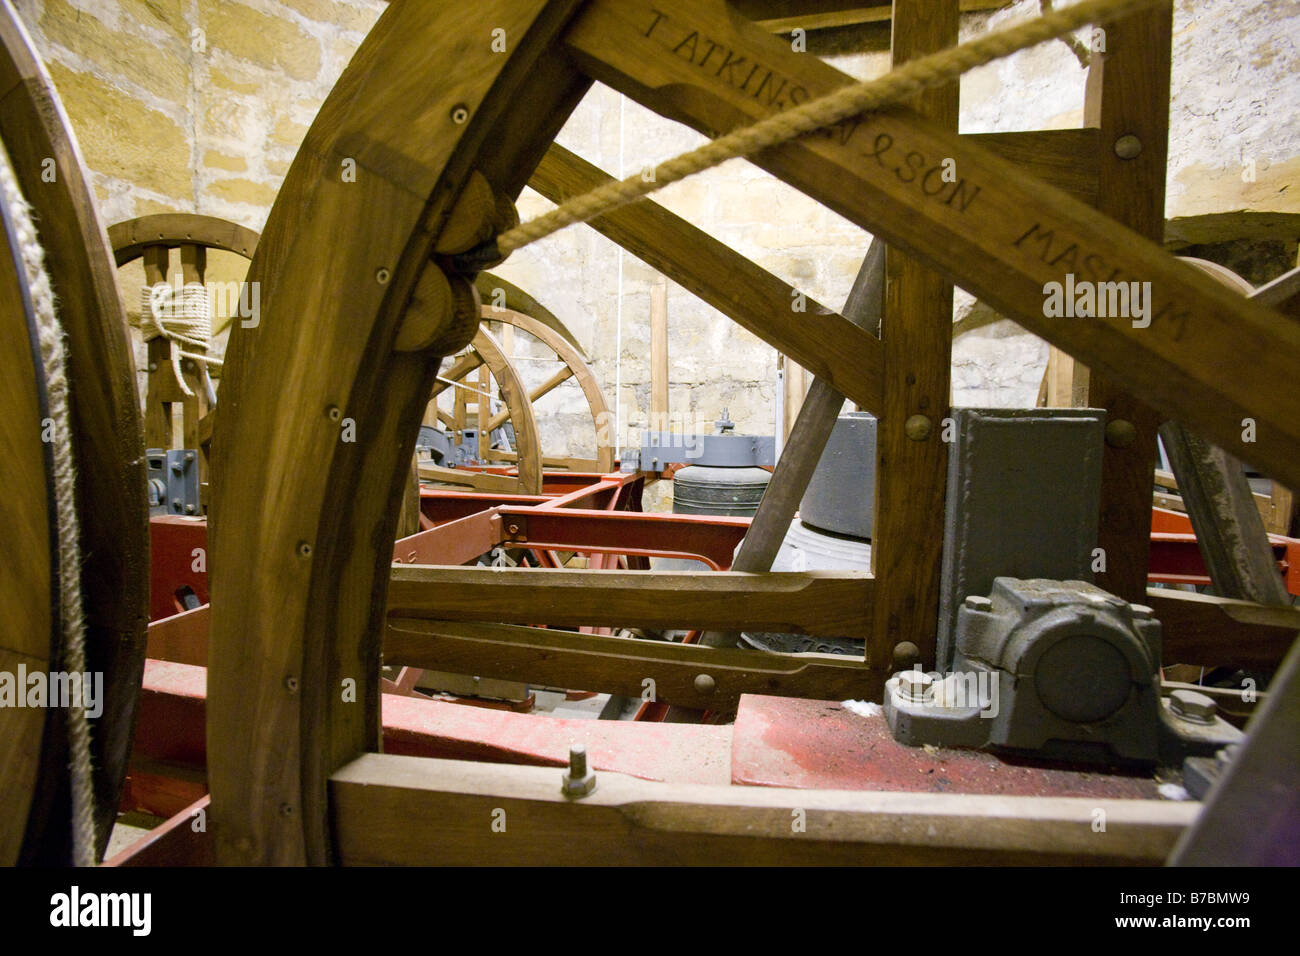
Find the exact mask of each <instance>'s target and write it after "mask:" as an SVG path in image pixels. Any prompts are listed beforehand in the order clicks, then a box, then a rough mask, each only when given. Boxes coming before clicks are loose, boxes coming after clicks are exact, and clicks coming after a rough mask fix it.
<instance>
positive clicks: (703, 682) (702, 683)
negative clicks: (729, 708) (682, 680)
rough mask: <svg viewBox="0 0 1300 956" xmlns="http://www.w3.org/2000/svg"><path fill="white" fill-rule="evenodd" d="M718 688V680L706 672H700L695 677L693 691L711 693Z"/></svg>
mask: <svg viewBox="0 0 1300 956" xmlns="http://www.w3.org/2000/svg"><path fill="white" fill-rule="evenodd" d="M717 689H718V682H717V681H715V680H714V679H713V678H712V677H710V676H709V675H708V674H700V675H699V676H698V677H696V678H695V693H697V694H712V693H713V692H714V691H715V690H717Z"/></svg>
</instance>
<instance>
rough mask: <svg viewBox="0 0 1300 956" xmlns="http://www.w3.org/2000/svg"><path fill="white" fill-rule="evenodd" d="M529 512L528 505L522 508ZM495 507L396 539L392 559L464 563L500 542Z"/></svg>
mask: <svg viewBox="0 0 1300 956" xmlns="http://www.w3.org/2000/svg"><path fill="white" fill-rule="evenodd" d="M523 510H524V511H525V512H528V513H530V514H531V513H532V509H531V508H525V509H523ZM499 511H500V509H499V508H489V509H488V510H486V511H478V512H475V513H474V514H471V515H466V516H465V517H464V518H459V519H457V520H456V521H448V522H446V523H444V524H440V525H438V526H437V527H434V528H429V529H428V530H426V531H417V532H416V533H415V534H413V535H409V536H408V537H405V538H399V539H398V540H397V542H396V543H395V544H394V545H393V560H394V561H395V562H398V563H400V564H464V563H465V562H467V561H473V560H474V559H475V558H477V557H478V556H479V555H481V554H484V553H485V552H488V551H491V550H492V549H493V548H495V547H496V546H497V545H498V544H500V543H501V541H502V536H503V532H502V530H501V520H500V518H499V517H498V512H499Z"/></svg>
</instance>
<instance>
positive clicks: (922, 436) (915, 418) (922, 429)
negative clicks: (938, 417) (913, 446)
mask: <svg viewBox="0 0 1300 956" xmlns="http://www.w3.org/2000/svg"><path fill="white" fill-rule="evenodd" d="M932 428H933V424H932V423H931V421H930V417H929V416H928V415H912V416H910V417H909V418H908V419H907V421H905V422H904V423H903V434H905V435H906V436H907V437H908V438H910V439H911V440H912V441H925V440H926V439H927V438H929V437H930V430H931V429H932Z"/></svg>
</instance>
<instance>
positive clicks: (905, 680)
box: [898, 670, 934, 704]
mask: <svg viewBox="0 0 1300 956" xmlns="http://www.w3.org/2000/svg"><path fill="white" fill-rule="evenodd" d="M898 692H899V694H901V695H902V696H903V697H905V698H906V699H907V700H909V701H911V702H912V703H914V704H919V703H922V702H923V701H925V699H926V698H928V697H931V696H933V694H934V678H933V677H932V676H931V675H929V674H927V673H926V672H925V671H918V670H910V671H903V672H902V673H901V674H899V675H898Z"/></svg>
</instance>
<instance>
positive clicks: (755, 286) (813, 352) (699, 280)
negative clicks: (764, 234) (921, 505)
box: [528, 41, 883, 412]
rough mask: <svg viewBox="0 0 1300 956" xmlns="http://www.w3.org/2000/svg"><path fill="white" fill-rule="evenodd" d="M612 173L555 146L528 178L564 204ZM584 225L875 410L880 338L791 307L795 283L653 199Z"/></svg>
mask: <svg viewBox="0 0 1300 956" xmlns="http://www.w3.org/2000/svg"><path fill="white" fill-rule="evenodd" d="M778 42H779V41H778ZM610 178H611V177H610V176H608V175H606V174H605V173H604V172H602V171H601V170H599V169H597V168H596V167H595V166H593V165H591V164H590V163H588V162H587V161H586V160H584V159H582V158H581V157H579V156H576V155H574V154H573V153H571V152H569V151H568V150H566V149H564V148H563V147H560V146H556V145H552V146H551V148H550V149H548V150H547V151H546V156H545V157H544V158H543V159H542V162H541V165H539V166H538V167H537V170H536V171H535V172H534V173H533V177H532V179H530V180H529V181H528V183H529V185H530V186H532V187H533V188H534V189H536V190H537V191H538V192H539V193H541V194H542V195H543V196H545V197H546V198H547V199H550V200H551V201H552V202H563V201H564V200H565V199H567V198H569V197H570V196H575V195H578V194H579V193H583V192H586V191H587V190H589V189H594V188H595V187H597V186H600V185H602V184H604V183H607V182H609V181H610ZM589 225H591V227H592V228H593V229H595V230H596V231H597V232H599V233H601V234H602V235H605V236H607V237H609V238H610V239H612V240H613V241H614V242H617V243H618V244H619V245H621V246H622V247H623V248H624V249H626V250H627V251H628V252H630V253H632V254H633V255H634V256H636V257H638V258H639V259H641V260H643V261H644V262H645V263H646V264H648V265H649V266H651V267H652V268H655V269H658V270H659V271H660V272H662V273H664V274H665V275H667V276H668V277H669V278H671V279H672V280H673V281H674V282H676V283H677V284H678V285H680V286H682V287H683V288H685V289H687V290H688V291H690V292H692V293H694V294H695V295H697V296H699V297H700V298H701V299H703V300H704V301H705V302H707V303H708V304H709V305H711V306H713V307H714V308H715V309H717V310H718V311H720V312H722V313H723V314H725V315H726V316H728V317H729V318H731V319H732V320H733V321H735V322H737V323H738V324H740V325H742V326H744V327H745V328H746V329H748V330H749V331H751V332H753V333H754V334H755V335H757V336H758V337H759V338H761V339H763V340H764V341H765V342H767V343H768V344H770V345H771V346H772V347H773V348H775V349H777V350H778V351H780V352H782V353H784V354H786V355H790V356H792V357H793V358H794V359H795V360H796V361H798V362H799V364H800V365H802V366H804V368H807V369H809V370H810V371H811V372H813V374H815V375H818V376H821V377H823V378H827V379H829V380H830V381H831V383H832V384H833V385H835V387H836V388H837V389H839V390H840V391H841V392H843V393H844V394H845V395H847V396H849V398H851V399H853V400H854V401H855V402H857V403H858V404H859V405H861V406H862V407H863V408H864V409H866V410H867V411H872V412H874V411H876V410H877V409H878V408H880V403H881V398H882V394H883V391H882V389H883V385H882V383H881V378H880V375H881V359H880V342H879V340H877V339H876V337H875V336H874V335H869V334H867V333H866V332H863V331H862V330H861V329H859V328H857V327H856V326H854V325H853V323H852V322H850V321H849V320H848V319H846V318H844V316H842V315H839V314H838V313H836V312H832V311H831V310H830V309H827V308H825V307H824V306H821V305H819V304H818V303H816V302H814V301H813V300H812V299H811V298H808V297H806V296H805V297H804V299H803V305H804V306H805V311H803V312H796V311H794V309H793V306H794V305H795V304H796V303H797V301H798V300H797V299H796V298H795V297H796V294H798V290H797V289H794V288H792V287H791V286H789V285H787V284H786V283H785V282H782V281H781V280H780V279H778V278H777V277H776V276H774V275H772V274H771V273H770V272H768V271H767V270H765V269H762V268H760V267H759V266H756V265H755V264H754V263H752V262H750V261H749V260H748V259H746V258H745V257H744V256H742V255H741V254H740V253H738V252H736V251H735V250H733V249H731V248H729V247H728V246H726V245H725V244H723V243H721V242H719V241H718V240H717V239H714V238H713V237H712V236H710V235H708V234H707V233H705V232H704V231H703V230H701V229H697V228H696V227H695V226H692V225H691V224H690V223H688V222H686V220H684V219H681V218H680V217H678V216H675V215H673V214H672V213H670V212H669V211H668V210H666V209H664V208H663V207H662V206H660V205H658V204H656V203H654V202H650V201H648V200H643V201H641V202H639V203H635V204H633V205H631V206H624V207H623V208H621V209H616V210H614V211H613V212H610V213H606V214H605V215H604V216H601V217H599V218H597V219H593V220H591V222H590V223H589Z"/></svg>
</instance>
